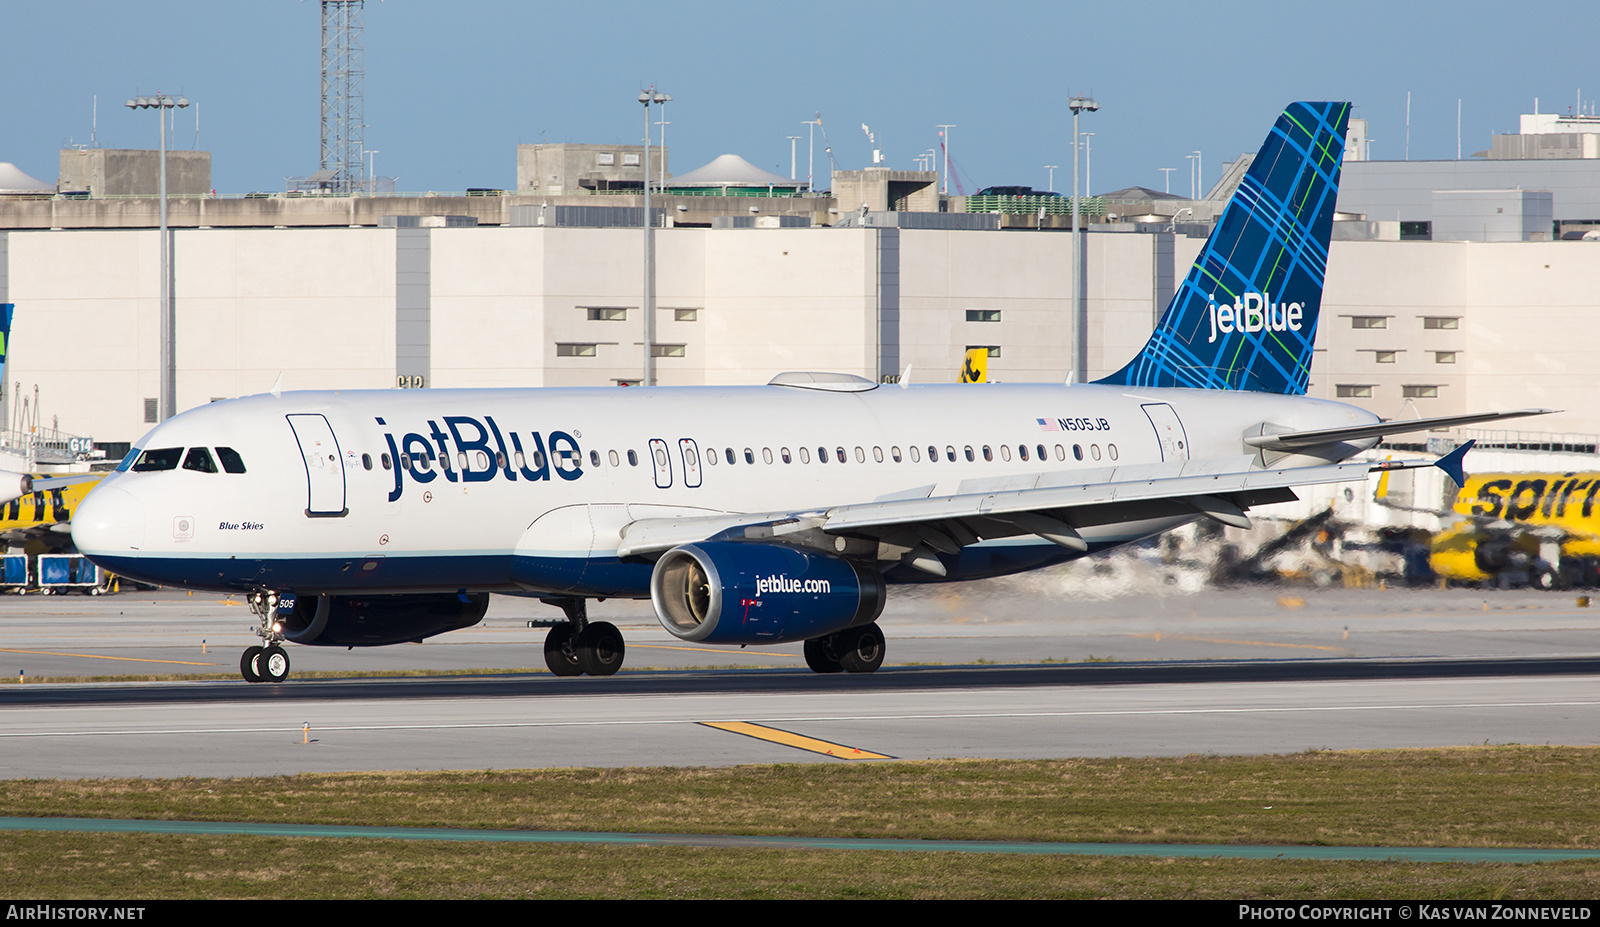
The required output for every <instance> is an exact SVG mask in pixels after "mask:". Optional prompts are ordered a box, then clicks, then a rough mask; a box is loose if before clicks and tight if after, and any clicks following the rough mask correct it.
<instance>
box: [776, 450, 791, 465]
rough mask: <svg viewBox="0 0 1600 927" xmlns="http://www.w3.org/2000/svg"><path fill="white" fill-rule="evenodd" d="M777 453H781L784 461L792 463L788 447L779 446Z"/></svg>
mask: <svg viewBox="0 0 1600 927" xmlns="http://www.w3.org/2000/svg"><path fill="white" fill-rule="evenodd" d="M778 453H779V454H780V455H782V457H783V462H784V463H794V458H792V457H790V456H789V449H788V448H786V447H784V448H779V449H778Z"/></svg>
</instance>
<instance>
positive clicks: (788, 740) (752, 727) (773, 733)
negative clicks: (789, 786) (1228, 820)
mask: <svg viewBox="0 0 1600 927" xmlns="http://www.w3.org/2000/svg"><path fill="white" fill-rule="evenodd" d="M699 723H700V724H703V725H705V726H706V727H714V728H716V729H717V730H719V731H728V732H729V733H732V734H743V735H744V736H746V737H754V738H755V739H757V740H765V741H768V742H770V743H775V744H782V745H783V746H785V747H793V748H795V749H796V750H808V751H810V752H812V753H820V754H822V755H824V756H831V757H833V758H835V759H840V760H892V759H894V757H892V756H888V755H886V754H882V753H871V752H869V751H866V750H863V749H861V748H860V747H848V746H845V745H844V744H836V743H833V742H831V741H826V740H818V739H816V738H815V737H806V736H804V735H802V734H791V733H790V732H788V731H780V730H778V729H777V728H775V727H767V726H766V725H764V724H751V723H750V722H748V721H701V722H699Z"/></svg>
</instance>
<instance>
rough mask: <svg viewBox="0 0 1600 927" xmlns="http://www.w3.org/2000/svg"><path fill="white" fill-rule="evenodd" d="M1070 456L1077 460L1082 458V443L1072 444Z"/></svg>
mask: <svg viewBox="0 0 1600 927" xmlns="http://www.w3.org/2000/svg"><path fill="white" fill-rule="evenodd" d="M1072 456H1073V457H1074V458H1075V459H1077V460H1082V459H1083V445H1081V444H1074V445H1073V446H1072Z"/></svg>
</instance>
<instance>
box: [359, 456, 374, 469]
mask: <svg viewBox="0 0 1600 927" xmlns="http://www.w3.org/2000/svg"><path fill="white" fill-rule="evenodd" d="M361 466H362V467H363V468H364V469H367V470H371V469H372V455H371V454H362V455H361Z"/></svg>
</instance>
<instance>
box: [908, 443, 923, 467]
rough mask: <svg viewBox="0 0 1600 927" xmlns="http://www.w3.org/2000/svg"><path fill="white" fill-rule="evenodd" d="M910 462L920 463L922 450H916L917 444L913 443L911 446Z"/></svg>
mask: <svg viewBox="0 0 1600 927" xmlns="http://www.w3.org/2000/svg"><path fill="white" fill-rule="evenodd" d="M911 462H912V463H922V452H921V451H919V450H917V446H916V445H915V444H913V445H912V446H911Z"/></svg>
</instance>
